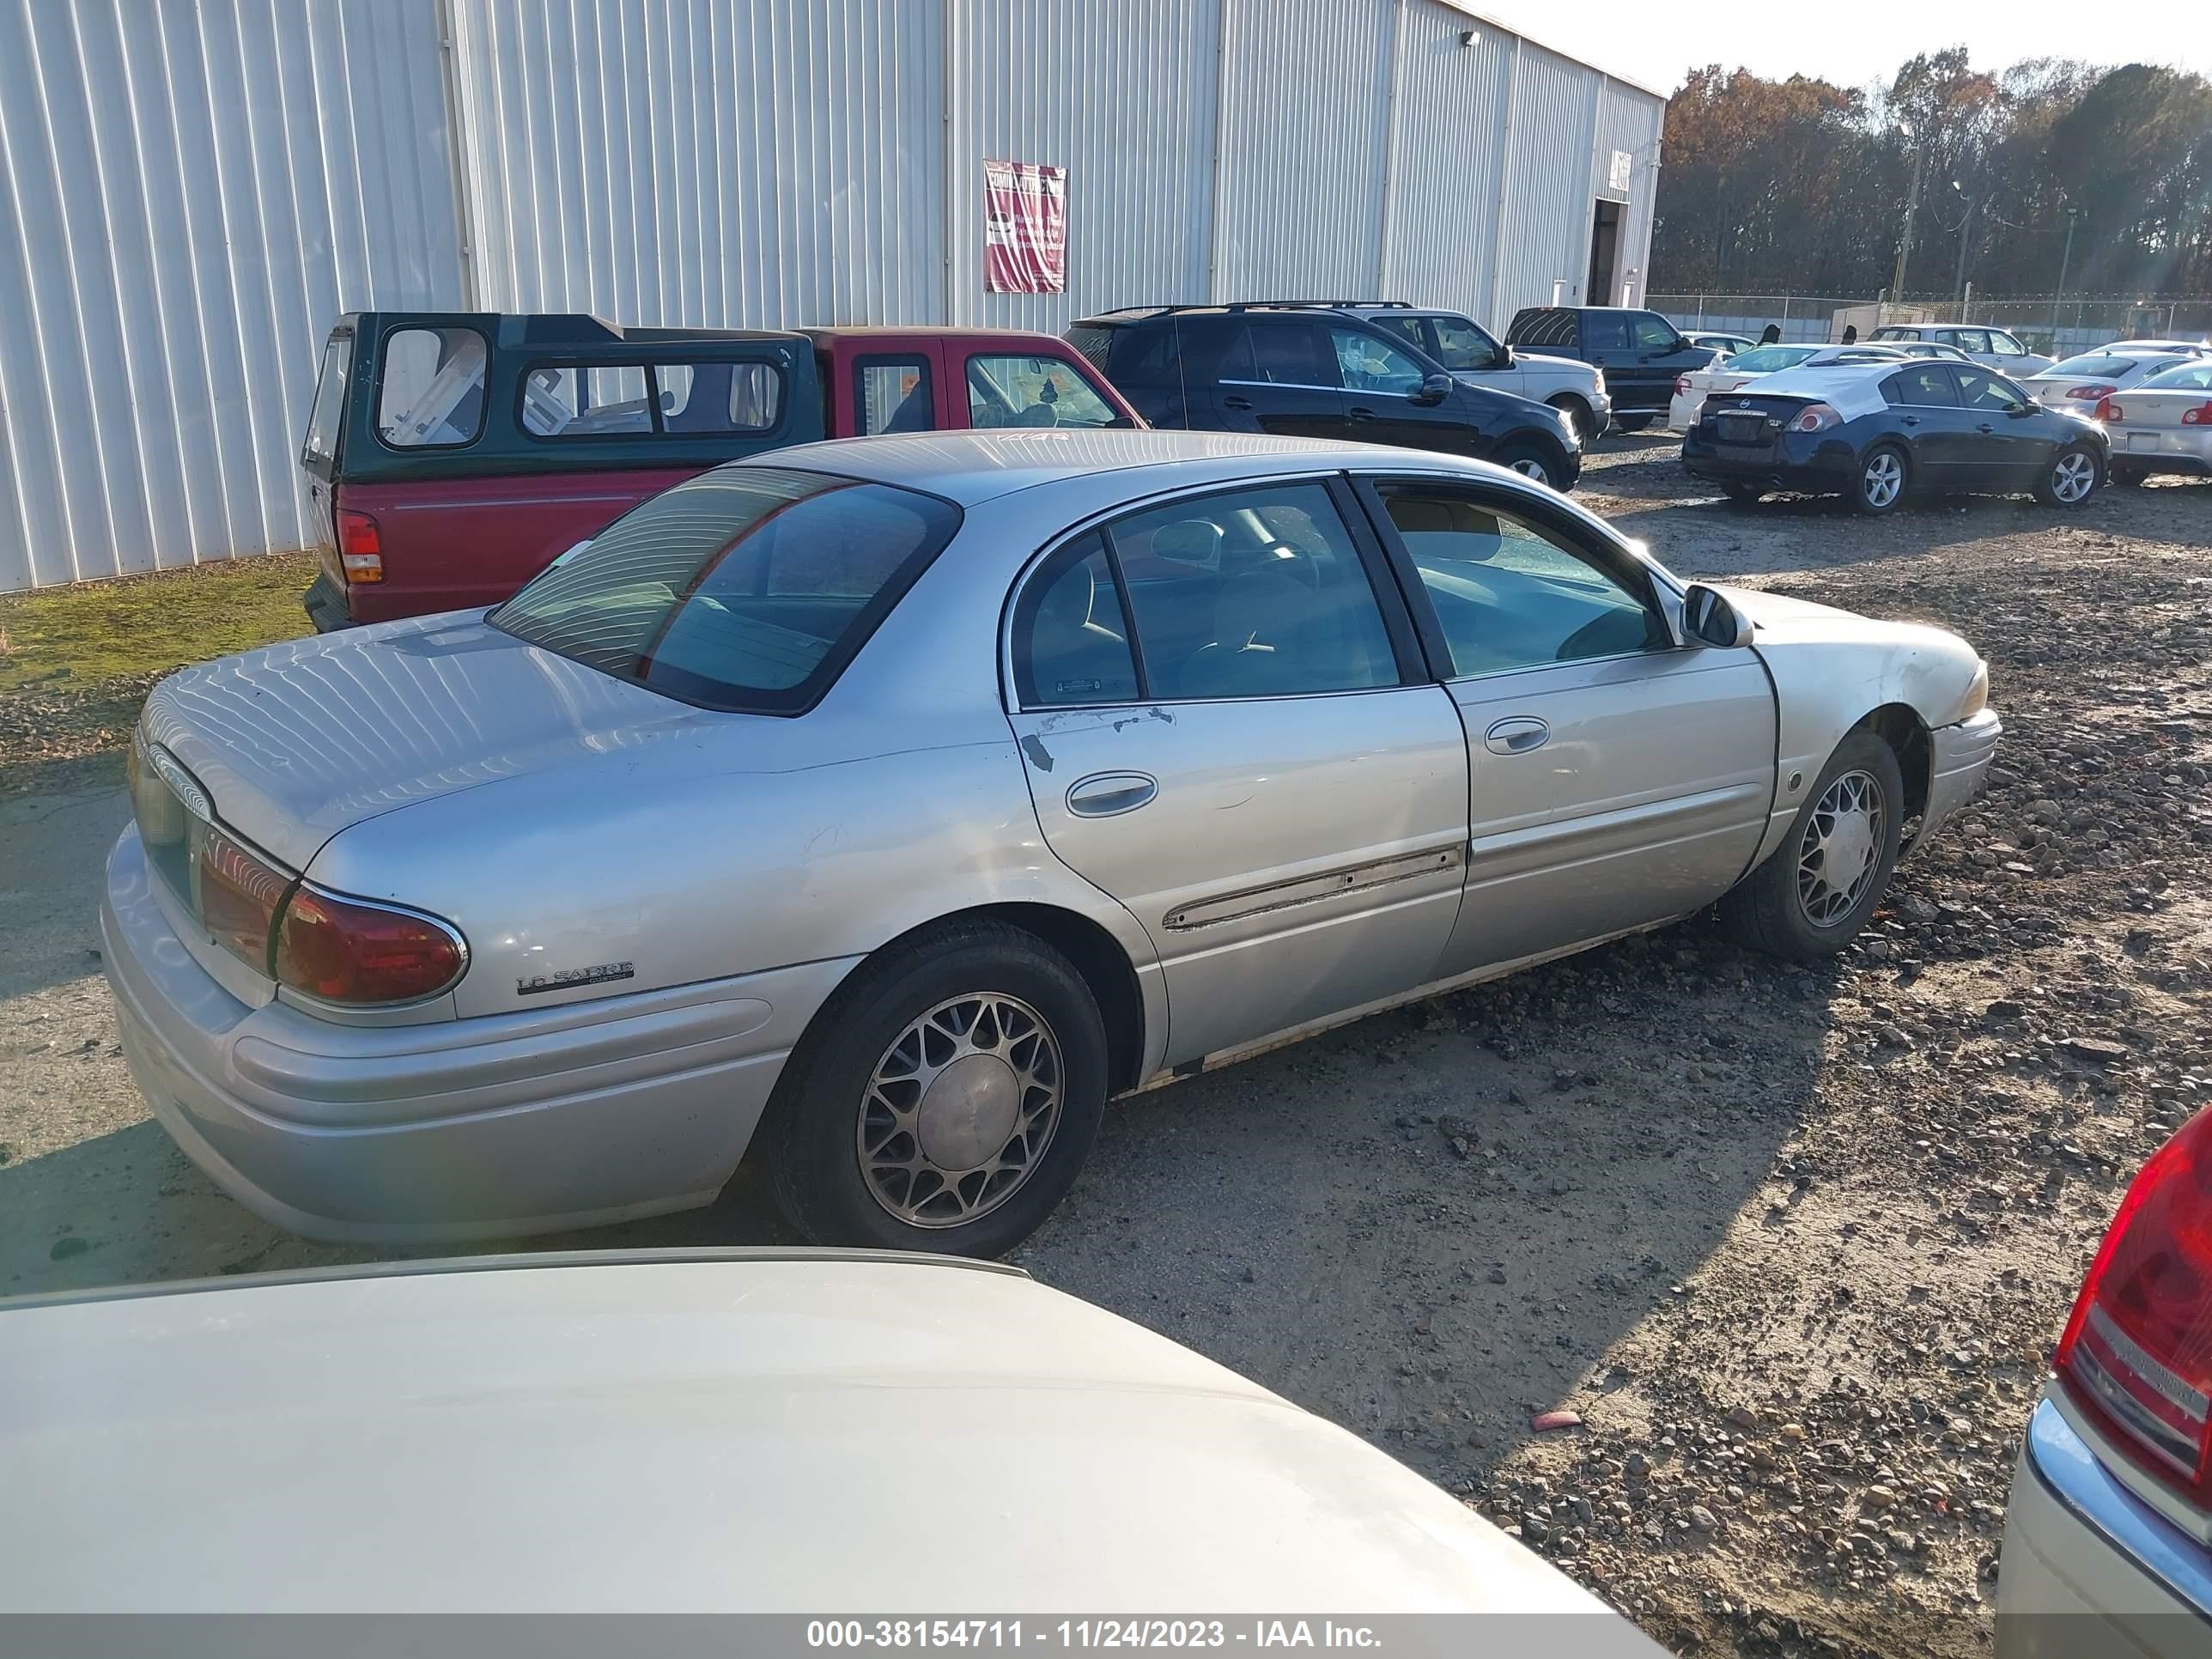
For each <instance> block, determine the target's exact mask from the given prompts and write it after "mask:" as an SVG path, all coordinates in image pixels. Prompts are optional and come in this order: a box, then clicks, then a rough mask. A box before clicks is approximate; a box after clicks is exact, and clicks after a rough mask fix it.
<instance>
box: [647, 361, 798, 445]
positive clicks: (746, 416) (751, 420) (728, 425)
mask: <svg viewBox="0 0 2212 1659" xmlns="http://www.w3.org/2000/svg"><path fill="white" fill-rule="evenodd" d="M652 369H653V386H654V388H655V390H656V392H658V394H659V404H660V429H661V430H662V431H664V432H670V433H684V432H702V433H716V432H773V431H774V430H775V425H776V422H778V421H780V420H781V419H782V418H783V372H782V371H781V369H779V368H776V366H775V364H774V363H763V362H750V363H743V362H739V363H728V362H723V363H717V362H688V363H654V364H653V365H652Z"/></svg>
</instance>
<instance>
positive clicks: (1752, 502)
mask: <svg viewBox="0 0 2212 1659" xmlns="http://www.w3.org/2000/svg"><path fill="white" fill-rule="evenodd" d="M1721 494H1722V495H1725V496H1727V497H1728V499H1729V506H1730V507H1757V506H1758V505H1759V501H1761V500H1762V499H1763V498H1764V497H1765V494H1766V492H1765V490H1763V489H1760V488H1759V486H1758V485H1757V484H1747V483H1737V482H1736V481H1735V479H1733V478H1724V479H1723V480H1722V481H1721Z"/></svg>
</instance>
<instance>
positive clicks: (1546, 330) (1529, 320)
mask: <svg viewBox="0 0 2212 1659" xmlns="http://www.w3.org/2000/svg"><path fill="white" fill-rule="evenodd" d="M1575 333H1576V331H1575V313H1573V312H1571V311H1569V310H1566V309H1565V308H1564V307H1559V308H1554V307H1549V306H1542V307H1534V308H1533V309H1530V310H1528V311H1523V312H1520V313H1516V315H1515V316H1514V319H1513V326H1512V327H1511V328H1510V329H1508V330H1507V331H1506V337H1507V338H1509V339H1510V340H1511V341H1512V342H1513V343H1514V344H1515V345H1531V346H1546V345H1548V346H1566V347H1568V348H1570V349H1571V348H1572V347H1573V346H1574V344H1575Z"/></svg>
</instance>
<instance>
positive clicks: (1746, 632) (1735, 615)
mask: <svg viewBox="0 0 2212 1659" xmlns="http://www.w3.org/2000/svg"><path fill="white" fill-rule="evenodd" d="M1682 632H1683V635H1685V639H1684V643H1685V644H1694V645H1717V646H1719V647H1722V648H1723V649H1728V648H1731V647H1735V646H1740V645H1749V644H1750V643H1751V619H1750V618H1749V617H1747V616H1745V615H1744V614H1743V612H1742V611H1739V610H1737V609H1736V608H1735V606H1734V605H1730V604H1729V602H1728V601H1727V600H1726V599H1723V597H1722V596H1721V595H1720V594H1718V593H1717V592H1714V591H1713V590H1712V589H1711V588H1710V587H1707V586H1705V584H1704V583H1702V582H1699V583H1695V584H1693V585H1692V586H1691V587H1690V589H1689V591H1688V592H1685V593H1684V594H1683V595H1682Z"/></svg>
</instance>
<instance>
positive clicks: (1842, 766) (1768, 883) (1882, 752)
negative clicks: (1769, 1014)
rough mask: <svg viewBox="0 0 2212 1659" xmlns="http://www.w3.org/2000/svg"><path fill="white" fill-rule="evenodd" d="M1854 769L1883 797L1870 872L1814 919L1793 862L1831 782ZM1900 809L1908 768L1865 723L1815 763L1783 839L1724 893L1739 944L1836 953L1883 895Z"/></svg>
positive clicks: (1816, 955)
mask: <svg viewBox="0 0 2212 1659" xmlns="http://www.w3.org/2000/svg"><path fill="white" fill-rule="evenodd" d="M1855 775H1857V776H1860V777H1864V778H1869V779H1871V780H1872V781H1873V784H1874V786H1875V790H1876V792H1877V793H1879V795H1880V797H1881V803H1882V814H1881V832H1880V834H1879V836H1876V837H1875V841H1874V842H1873V846H1872V849H1871V851H1872V857H1873V864H1872V866H1871V872H1872V876H1871V879H1869V881H1868V882H1867V883H1866V885H1865V888H1864V890H1863V891H1861V892H1860V893H1859V894H1858V895H1857V898H1856V899H1855V900H1854V901H1853V902H1851V903H1850V906H1849V908H1846V909H1844V910H1842V911H1841V912H1840V913H1838V914H1837V915H1833V916H1832V917H1831V918H1830V919H1828V920H1826V921H1816V920H1815V919H1814V916H1813V915H1810V914H1809V913H1808V905H1807V902H1806V901H1805V899H1804V898H1803V897H1802V896H1801V894H1800V891H1799V882H1798V866H1799V864H1800V861H1801V860H1802V859H1803V858H1804V857H1805V855H1806V854H1807V853H1808V850H1809V849H1808V837H1809V836H1814V835H1816V834H1818V833H1819V830H1818V828H1817V823H1816V821H1817V820H1819V819H1820V817H1822V816H1823V814H1822V811H1821V807H1822V804H1823V803H1824V802H1825V801H1826V799H1827V798H1828V792H1829V790H1830V789H1831V788H1832V787H1835V786H1836V785H1837V784H1838V781H1839V780H1844V779H1847V778H1851V777H1853V776H1855ZM1904 817H1905V775H1904V774H1903V773H1902V772H1900V771H1899V769H1898V765H1897V754H1896V751H1895V750H1893V749H1891V747H1890V746H1889V745H1888V744H1887V743H1885V742H1883V741H1882V739H1881V734H1880V733H1878V732H1870V731H1869V730H1868V729H1867V728H1866V727H1864V726H1860V727H1858V728H1857V729H1856V730H1854V731H1852V732H1849V733H1848V734H1846V736H1845V737H1844V740H1843V741H1842V742H1841V743H1839V744H1837V745H1836V752H1835V753H1834V754H1832V755H1831V756H1830V757H1828V763H1827V764H1826V766H1824V767H1822V768H1821V769H1820V777H1819V778H1818V779H1816V780H1815V781H1814V784H1813V787H1812V788H1811V789H1810V790H1809V791H1808V792H1807V793H1806V797H1805V804H1804V805H1802V806H1801V807H1799V808H1798V809H1797V816H1796V817H1794V818H1792V819H1791V820H1790V833H1789V834H1788V835H1787V836H1784V838H1783V842H1782V845H1781V846H1780V847H1778V848H1776V849H1775V851H1774V854H1773V855H1772V856H1771V857H1770V858H1769V859H1768V860H1766V862H1765V863H1764V864H1762V865H1760V866H1759V868H1758V869H1756V870H1754V871H1753V872H1751V873H1750V874H1749V875H1747V876H1746V877H1745V878H1743V879H1742V880H1741V882H1739V883H1737V884H1736V885H1735V888H1733V889H1732V890H1730V891H1729V893H1728V894H1727V896H1724V897H1723V899H1722V900H1721V903H1720V914H1721V921H1722V923H1723V925H1724V926H1725V927H1727V928H1728V930H1729V933H1733V934H1735V937H1736V938H1737V939H1739V940H1741V942H1742V943H1743V944H1745V945H1749V946H1750V947H1751V948H1752V949H1753V950H1754V951H1765V952H1766V953H1767V954H1768V955H1769V956H1776V957H1790V958H1792V959H1794V960H1796V961H1800V962H1814V961H1818V960H1819V959H1820V958H1821V957H1832V956H1833V955H1835V954H1836V952H1837V951H1840V950H1842V949H1843V948H1844V946H1845V945H1849V944H1850V942H1851V940H1852V939H1855V938H1857V936H1858V932H1859V929H1860V928H1862V927H1865V926H1866V920H1867V918H1868V917H1869V916H1870V915H1873V914H1874V908H1875V905H1877V904H1879V903H1881V896H1882V894H1883V893H1884V892H1885V891H1887V889H1888V887H1889V878H1890V875H1891V872H1893V871H1894V870H1895V869H1896V868H1897V851H1898V845H1899V831H1900V830H1901V829H1903V827H1904ZM1831 822H1832V820H1831Z"/></svg>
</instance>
